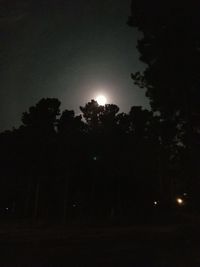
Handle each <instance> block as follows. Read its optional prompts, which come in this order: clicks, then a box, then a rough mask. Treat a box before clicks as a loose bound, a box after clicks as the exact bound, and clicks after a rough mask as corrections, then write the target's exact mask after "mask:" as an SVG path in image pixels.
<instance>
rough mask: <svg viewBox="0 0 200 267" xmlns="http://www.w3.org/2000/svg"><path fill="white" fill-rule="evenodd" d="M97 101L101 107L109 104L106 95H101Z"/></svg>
mask: <svg viewBox="0 0 200 267" xmlns="http://www.w3.org/2000/svg"><path fill="white" fill-rule="evenodd" d="M96 101H97V103H98V104H99V105H100V106H104V105H105V104H106V102H107V99H106V97H105V96H104V95H99V96H97V98H96Z"/></svg>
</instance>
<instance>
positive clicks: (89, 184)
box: [0, 98, 184, 221]
mask: <svg viewBox="0 0 200 267" xmlns="http://www.w3.org/2000/svg"><path fill="white" fill-rule="evenodd" d="M59 106H60V102H59V101H58V100H57V99H48V98H47V99H42V100H40V101H39V102H38V104H36V105H35V106H34V107H31V108H30V109H29V112H25V113H23V116H22V122H23V125H22V126H20V127H19V128H18V129H14V130H13V131H6V132H3V133H1V135H0V142H1V159H0V160H1V163H2V168H1V174H2V178H1V181H0V182H1V186H0V188H1V194H0V195H1V199H0V203H1V205H2V214H1V215H2V216H5V212H4V211H5V209H6V208H8V210H7V209H6V211H9V212H8V213H10V216H11V217H17V218H32V219H35V220H36V219H38V218H40V219H46V220H59V221H74V220H78V221H88V220H89V221H90V220H112V219H114V218H115V219H116V218H118V219H119V218H120V219H122V218H129V219H130V218H131V219H133V220H137V218H141V217H143V216H144V217H145V216H146V217H148V216H149V217H151V216H150V215H152V214H154V213H155V212H156V209H159V208H158V207H157V206H155V204H154V201H157V202H158V201H159V205H161V207H162V206H163V207H164V206H165V208H166V207H167V206H168V207H170V205H171V204H172V202H173V199H174V197H175V195H176V193H177V192H179V191H180V190H182V189H183V187H184V183H183V182H180V179H177V177H176V176H175V175H176V173H177V172H178V171H179V168H180V157H181V155H182V154H183V152H182V151H181V147H180V145H179V144H178V141H177V140H178V139H177V138H176V137H177V136H178V134H177V132H174V131H173V130H172V129H173V127H172V128H170V130H166V129H168V126H169V125H166V123H165V122H164V121H162V120H161V118H160V117H159V116H154V115H153V113H152V112H151V111H148V110H143V109H142V108H141V107H132V108H131V110H130V112H129V114H125V113H119V108H118V107H117V106H116V105H113V104H107V105H105V106H99V105H98V104H97V102H96V101H94V100H92V101H91V102H89V103H87V104H86V105H85V106H84V107H81V108H80V109H81V111H82V115H80V116H76V115H75V113H74V111H72V110H71V111H70V110H65V111H63V112H62V114H61V115H60V111H59ZM82 117H83V118H84V120H83V119H82ZM172 140H173V142H172ZM183 150H184V149H183ZM163 162H164V164H163ZM172 180H173V181H174V182H175V183H174V184H176V185H174V186H173V187H172V185H171V181H172ZM157 202H156V203H157Z"/></svg>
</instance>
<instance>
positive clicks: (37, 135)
mask: <svg viewBox="0 0 200 267" xmlns="http://www.w3.org/2000/svg"><path fill="white" fill-rule="evenodd" d="M59 107H60V101H59V100H57V99H54V98H52V99H51V98H46V99H44V98H43V99H41V100H40V101H39V102H38V103H37V104H36V105H35V106H32V107H30V108H29V111H28V112H24V113H23V115H22V122H23V126H22V127H21V130H23V132H24V135H25V141H26V145H28V147H29V152H28V154H29V156H30V159H29V167H30V168H31V171H30V172H31V174H32V176H33V179H34V180H35V182H34V184H35V200H34V203H35V204H34V218H35V219H36V218H37V217H38V214H39V198H40V197H43V198H44V197H45V193H46V192H47V190H46V191H44V192H43V196H42V195H41V192H40V191H41V185H42V183H44V182H46V183H48V181H46V179H47V177H50V174H51V173H52V174H53V173H54V171H55V170H54V167H55V166H54V164H53V160H54V154H55V136H56V131H55V129H56V125H57V116H58V115H59V114H60V111H59ZM49 180H50V179H49ZM46 189H47V188H46ZM43 209H46V207H44V208H43ZM46 212H47V211H46Z"/></svg>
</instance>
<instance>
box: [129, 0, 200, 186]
mask: <svg viewBox="0 0 200 267" xmlns="http://www.w3.org/2000/svg"><path fill="white" fill-rule="evenodd" d="M199 10H200V4H199V3H198V2H197V1H190V2H189V3H187V2H184V3H183V2H180V1H166V0H165V1H162V3H161V2H160V1H158V0H153V1H151V2H148V3H147V1H145V0H142V1H137V0H132V9H131V11H132V13H131V17H130V18H129V25H131V26H134V27H137V28H138V29H139V31H141V32H142V33H143V37H142V38H141V39H140V40H139V41H138V45H137V48H138V50H139V52H140V54H141V56H140V59H141V60H142V61H143V62H144V63H145V64H147V67H146V69H145V71H144V72H143V73H140V72H136V73H135V74H132V78H133V79H134V82H135V84H137V85H139V86H140V87H142V88H146V89H147V93H146V94H147V96H148V97H149V99H150V103H151V107H152V109H153V111H159V112H160V114H161V116H162V119H163V120H164V122H165V130H166V126H167V125H168V126H167V127H173V128H174V129H173V130H172V129H170V130H168V131H165V133H164V132H163V138H164V135H165V137H166V138H168V143H169V142H171V144H173V143H174V140H175V139H176V141H177V140H179V141H177V143H179V144H184V145H185V146H186V148H187V151H188V152H187V154H188V160H187V164H186V165H184V166H182V168H185V173H187V176H188V178H189V180H190V181H194V179H196V178H197V177H198V173H199V171H198V164H199V161H198V160H197V159H198V158H199V153H200V147H199V145H198V143H197V142H196V140H197V136H199V128H200V123H199V119H200V108H199V104H198V103H199V101H200V90H199V84H200V76H199V71H200V53H199V47H200V35H199V26H200V18H199V15H198V14H199ZM169 125H170V126H169ZM171 130H172V132H173V134H172V135H173V136H171V140H170V138H169V137H170V135H171V133H170V131H171ZM175 131H176V135H177V137H176V138H174V132H175ZM183 132H185V134H183ZM167 135H168V137H167ZM195 136H196V137H195ZM180 138H182V139H181V140H180ZM174 149H175V150H176V148H174ZM181 151H182V150H181ZM180 172H181V170H180ZM195 177H196V178H195Z"/></svg>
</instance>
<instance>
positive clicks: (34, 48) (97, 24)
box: [0, 0, 148, 131]
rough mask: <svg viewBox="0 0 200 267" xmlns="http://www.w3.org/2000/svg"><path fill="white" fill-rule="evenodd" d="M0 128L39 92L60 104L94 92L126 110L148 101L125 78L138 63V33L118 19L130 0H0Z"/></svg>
mask: <svg viewBox="0 0 200 267" xmlns="http://www.w3.org/2000/svg"><path fill="white" fill-rule="evenodd" d="M0 5H1V19H0V32H1V34H0V39H1V42H0V50H1V62H2V63H3V64H2V65H1V70H0V78H1V79H0V81H1V82H0V83H1V93H0V94H1V95H0V99H1V100H0V101H1V103H0V106H1V110H0V114H1V115H0V116H1V117H0V121H1V125H0V131H2V130H5V129H8V128H11V127H12V126H18V125H19V121H20V119H21V114H22V112H23V111H25V110H27V109H28V107H29V106H30V105H33V104H34V103H35V102H37V101H38V100H39V99H41V98H42V97H56V98H59V99H60V100H61V102H62V103H63V108H66V107H67V108H69V109H70V108H71V109H74V110H75V112H76V113H78V112H80V111H79V106H80V105H84V104H85V103H87V102H88V101H90V100H91V99H92V98H94V97H95V96H96V95H97V94H98V93H104V94H105V95H106V96H107V98H108V102H110V103H115V104H117V105H119V107H120V109H121V111H125V112H127V111H129V110H130V107H131V106H133V105H144V106H148V100H147V99H146V98H145V91H144V90H141V89H138V88H137V87H136V86H135V85H134V84H133V81H132V80H131V77H130V74H131V72H135V71H137V70H141V69H143V68H144V65H143V64H142V63H141V62H140V61H139V55H138V52H137V50H136V42H137V39H138V38H139V33H138V32H137V31H136V30H135V29H133V28H130V27H129V26H128V25H127V24H126V22H127V20H128V16H129V15H130V1H129V0H126V1H119V0H118V1H114V0H110V1H105V0H104V1H100V0H98V1H95V2H94V1H83V0H78V1H72V0H70V1H67V2H66V1H62V0H59V1H56V2H55V1H48V5H47V3H46V1H44V0H43V1H30V0H29V1H23V0H21V1H9V3H8V2H7V1H1V2H0Z"/></svg>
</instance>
